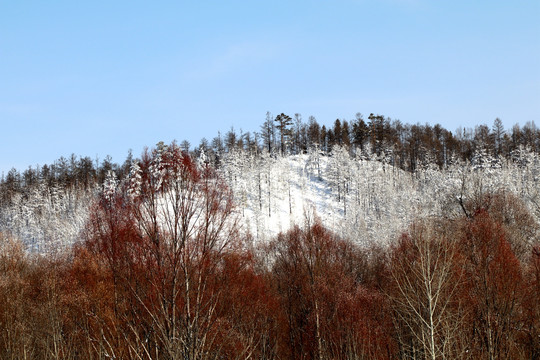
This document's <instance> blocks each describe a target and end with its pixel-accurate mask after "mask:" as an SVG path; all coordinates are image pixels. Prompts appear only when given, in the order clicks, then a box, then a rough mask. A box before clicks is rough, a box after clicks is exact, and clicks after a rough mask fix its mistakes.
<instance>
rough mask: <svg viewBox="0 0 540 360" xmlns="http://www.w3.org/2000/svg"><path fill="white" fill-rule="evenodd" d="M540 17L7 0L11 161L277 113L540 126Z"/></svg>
mask: <svg viewBox="0 0 540 360" xmlns="http://www.w3.org/2000/svg"><path fill="white" fill-rule="evenodd" d="M538 19H540V1H538V0H530V1H521V0H515V1H498V0H491V1H469V0H467V1H465V0H453V1H450V0H310V1H307V0H305V1H302V0H298V1H297V0H288V1H281V0H274V1H264V2H263V1H237V0H229V1H212V0H209V1H181V0H176V1H139V0H130V1H125V0H115V1H100V0H93V1H83V0H81V1H60V0H51V1H25V0H21V1H9V0H0V125H1V126H0V154H1V155H0V173H6V174H7V172H8V171H9V170H10V169H11V168H13V167H15V168H17V169H19V170H20V171H23V170H25V169H27V168H28V167H29V166H32V167H35V166H36V165H38V164H39V165H43V164H50V163H52V162H54V161H55V160H56V159H58V158H59V157H61V156H64V157H66V158H68V157H69V156H71V154H75V155H76V156H90V157H91V158H93V159H98V161H100V160H102V159H103V158H104V157H105V156H106V155H110V156H112V158H113V160H114V161H116V162H120V163H121V162H123V161H124V159H125V158H126V156H127V154H128V151H129V150H130V149H131V150H132V151H133V154H134V155H135V156H138V155H140V154H141V152H142V150H143V149H144V147H145V146H148V147H152V146H154V145H155V144H156V143H157V142H159V141H164V142H165V143H170V142H171V141H173V140H177V141H178V142H181V141H183V140H188V141H189V142H190V143H191V144H192V145H193V146H196V145H198V144H199V142H200V140H201V139H202V138H203V137H204V138H206V139H208V140H211V139H212V138H213V137H215V136H217V134H218V131H220V132H221V133H222V134H224V133H226V132H227V131H228V130H230V129H231V127H234V129H235V130H236V131H237V132H240V130H242V131H244V132H247V131H250V132H254V131H259V129H260V125H261V124H262V122H263V121H264V120H265V116H266V112H267V111H270V112H271V113H272V114H274V116H275V115H277V114H279V113H281V112H284V113H286V114H288V115H291V116H292V115H293V114H294V113H300V114H301V115H302V117H303V119H304V120H306V121H307V119H308V117H309V116H311V115H313V116H315V118H316V119H317V121H318V122H319V123H320V124H326V125H329V124H332V123H333V122H334V120H335V119H337V118H339V119H345V120H351V119H353V118H354V117H355V114H356V113H358V112H360V113H362V114H364V115H365V118H367V115H369V114H370V113H376V114H382V115H385V116H388V117H390V118H392V119H399V120H401V121H402V122H404V123H409V124H416V123H420V124H425V123H429V124H432V125H434V124H436V123H439V124H441V125H442V126H444V127H445V128H447V129H449V130H451V131H454V130H456V129H457V128H458V127H474V126H476V125H479V124H487V125H491V124H492V123H493V121H494V119H495V118H496V117H499V118H500V119H501V120H502V121H503V124H504V125H505V127H506V128H510V127H512V126H513V125H514V124H516V123H518V124H520V125H521V126H522V125H524V124H525V123H527V122H529V121H535V122H536V124H537V125H540V21H539V20H538Z"/></svg>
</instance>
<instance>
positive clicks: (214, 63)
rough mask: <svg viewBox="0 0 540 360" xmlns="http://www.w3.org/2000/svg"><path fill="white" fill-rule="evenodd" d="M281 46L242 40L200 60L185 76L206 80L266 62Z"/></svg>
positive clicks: (278, 51)
mask: <svg viewBox="0 0 540 360" xmlns="http://www.w3.org/2000/svg"><path fill="white" fill-rule="evenodd" d="M283 48H284V47H283V46H280V45H277V44H269V43H267V42H242V43H237V44H233V45H231V46H229V47H227V48H226V49H225V50H224V51H222V52H221V53H219V54H217V55H214V56H213V57H209V58H204V59H202V60H200V61H199V62H198V63H197V64H196V65H194V66H193V67H192V68H190V69H187V72H186V76H187V77H188V78H189V79H192V80H208V79H213V78H217V77H221V76H225V75H228V74H230V73H233V72H235V71H238V70H241V69H245V68H246V67H250V66H256V65H258V64H261V63H264V62H267V61H269V60H271V59H273V58H275V57H277V56H279V55H280V53H281V52H282V51H283Z"/></svg>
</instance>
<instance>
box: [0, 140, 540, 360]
mask: <svg viewBox="0 0 540 360" xmlns="http://www.w3.org/2000/svg"><path fill="white" fill-rule="evenodd" d="M461 206H462V211H461V214H459V215H457V214H456V215H453V216H448V215H447V216H440V217H435V216H434V217H429V218H424V219H418V220H417V221H416V222H415V223H414V224H412V225H411V226H410V228H409V229H404V232H403V234H402V235H401V236H398V237H397V238H396V240H395V241H394V242H393V243H392V244H390V246H389V247H387V246H382V245H381V246H364V247H360V246H359V245H358V243H357V242H353V241H351V240H349V239H345V238H340V237H338V236H337V235H335V234H333V233H332V232H330V231H329V230H327V229H325V227H324V226H323V224H321V223H320V221H318V220H317V219H316V218H313V219H311V218H308V219H306V225H305V226H304V227H303V228H299V227H293V228H292V229H291V230H289V231H288V232H286V233H281V234H279V235H278V236H277V237H276V238H274V239H273V240H271V241H270V242H268V243H253V241H252V240H251V239H250V237H249V235H247V234H246V233H245V231H244V230H243V229H242V227H241V226H240V225H239V222H238V217H237V216H238V214H237V212H235V211H234V204H233V198H232V193H231V191H230V190H229V189H228V187H227V186H226V185H225V184H224V182H223V181H222V180H221V178H220V176H219V175H218V173H216V172H215V171H214V169H213V168H212V167H211V166H210V165H209V163H208V162H204V161H201V158H200V157H199V160H193V158H192V157H191V156H190V155H188V154H187V153H186V152H182V150H181V149H180V148H179V147H178V146H176V145H175V144H174V143H173V144H172V145H170V146H166V145H163V144H161V145H160V146H158V147H157V148H156V149H154V150H152V151H149V152H145V153H144V154H143V155H142V157H141V159H140V160H138V161H134V162H133V164H132V166H131V167H130V168H129V171H128V172H127V174H126V175H125V177H124V178H123V179H121V180H118V179H117V178H116V177H114V176H106V177H105V180H104V186H103V188H102V191H101V192H100V194H99V199H98V200H97V201H96V202H95V204H94V205H93V207H92V209H91V211H90V214H89V219H88V221H87V223H86V226H85V231H84V233H83V234H82V239H81V241H80V242H79V243H78V244H77V245H76V246H74V247H73V249H72V251H71V252H70V253H69V254H65V255H64V256H58V257H54V258H53V257H48V258H43V257H35V256H33V255H31V254H28V253H26V252H25V251H23V249H22V246H21V244H19V243H18V242H17V241H16V240H14V239H11V238H10V237H9V235H7V234H4V235H2V239H1V240H2V241H1V242H0V244H1V251H0V277H1V278H0V329H2V330H1V331H0V357H1V358H6V359H18V358H21V359H22V358H43V359H60V358H61V359H77V358H84V359H101V358H127V359H178V358H183V359H248V358H258V359H401V358H407V359H450V358H460V359H467V358H470V359H478V358H481V359H537V358H539V357H540V302H538V299H539V298H540V239H539V236H538V235H539V228H538V223H537V222H536V220H535V218H534V217H533V216H531V215H530V213H529V212H528V210H527V209H526V207H525V206H524V205H523V203H522V202H521V200H519V199H518V198H516V197H515V196H513V195H512V194H510V193H507V192H496V193H479V194H478V196H477V197H475V198H471V199H467V200H466V201H462V202H461Z"/></svg>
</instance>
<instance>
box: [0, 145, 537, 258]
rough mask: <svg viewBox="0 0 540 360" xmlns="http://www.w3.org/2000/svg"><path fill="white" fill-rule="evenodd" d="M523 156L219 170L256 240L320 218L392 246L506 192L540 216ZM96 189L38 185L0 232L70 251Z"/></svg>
mask: <svg viewBox="0 0 540 360" xmlns="http://www.w3.org/2000/svg"><path fill="white" fill-rule="evenodd" d="M518 155H519V156H517V157H516V158H514V159H513V160H512V161H507V162H500V161H496V160H495V159H492V158H490V157H489V156H486V155H485V154H479V155H478V156H476V157H475V158H474V159H473V162H471V163H463V162H460V161H449V164H450V165H449V166H448V167H447V168H445V169H443V170H440V169H438V168H437V167H435V166H434V165H432V164H426V165H425V166H420V167H419V168H418V169H417V171H416V172H415V173H414V174H411V173H409V172H406V171H403V170H400V169H399V168H398V167H395V166H392V161H391V159H385V158H376V157H375V156H371V157H361V156H350V155H349V153H348V152H347V151H346V150H345V149H344V148H340V147H336V148H334V149H333V151H332V153H331V154H330V155H329V156H326V155H323V154H322V153H320V152H317V151H311V152H310V153H309V154H302V155H291V156H284V157H282V156H276V155H270V154H268V153H262V154H253V153H249V152H245V151H241V152H233V153H228V154H225V155H224V156H223V158H222V165H221V167H220V169H219V170H220V172H221V174H222V176H223V177H224V178H225V180H226V181H227V183H228V184H229V186H230V187H231V188H232V190H233V193H234V198H235V202H236V205H237V212H238V215H239V216H240V217H241V221H242V223H243V224H244V226H245V228H246V229H247V230H249V231H250V233H251V234H252V235H253V238H254V239H255V240H256V241H266V240H268V239H270V238H271V237H273V236H275V235H276V234H278V233H279V232H282V231H286V230H287V229H289V228H290V227H291V226H292V225H293V224H299V225H302V224H305V223H306V222H312V221H314V219H315V218H319V219H320V220H321V221H322V223H323V224H324V225H325V226H327V227H329V228H330V229H332V230H334V231H335V232H336V233H338V234H340V235H341V236H344V237H348V238H351V239H353V240H354V241H356V242H357V243H359V244H368V243H370V242H377V243H386V242H388V241H389V240H391V239H393V238H395V237H396V236H398V235H399V233H400V232H401V231H403V230H405V229H406V228H407V226H408V225H409V224H410V223H411V222H412V221H413V220H414V219H415V218H418V217H426V216H432V215H441V214H442V215H446V216H453V215H456V214H459V213H461V211H462V209H461V207H460V205H459V199H463V201H467V200H468V199H473V198H474V197H477V196H478V195H480V194H482V193H488V192H496V191H501V190H505V191H510V192H512V193H514V194H516V195H517V196H519V197H520V198H521V199H523V200H524V202H525V204H526V205H527V207H528V208H529V210H531V212H532V213H533V214H534V216H535V217H536V219H537V220H538V219H539V217H540V184H539V182H540V159H539V157H538V156H537V155H535V154H534V153H531V152H527V151H522V152H521V153H520V154H518ZM97 190H98V189H95V188H94V189H92V188H91V189H89V190H76V189H66V188H60V187H58V188H56V187H53V188H52V189H51V188H47V187H45V186H44V185H43V184H42V185H38V186H36V187H35V188H33V189H31V190H30V191H27V193H25V194H24V195H18V196H16V197H14V198H13V199H12V201H11V202H10V203H9V204H7V205H4V206H3V207H2V209H1V213H0V232H9V233H11V234H13V235H14V236H15V237H18V238H20V239H21V240H22V241H23V242H24V244H25V245H26V246H27V248H28V249H29V250H30V251H34V252H40V253H51V252H54V251H57V250H59V249H64V248H68V247H69V246H70V245H71V244H73V243H74V242H76V241H77V240H78V239H79V238H80V237H79V233H80V231H81V230H82V229H83V227H84V224H85V221H86V218H87V216H88V214H89V209H90V206H91V205H92V201H93V199H95V196H96V194H97V193H98V192H99V191H97Z"/></svg>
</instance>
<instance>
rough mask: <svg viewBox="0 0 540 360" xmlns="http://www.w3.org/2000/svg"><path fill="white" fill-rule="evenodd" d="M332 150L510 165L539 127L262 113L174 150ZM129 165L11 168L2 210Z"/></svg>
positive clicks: (3, 185) (215, 154) (0, 185)
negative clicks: (39, 189)
mask: <svg viewBox="0 0 540 360" xmlns="http://www.w3.org/2000/svg"><path fill="white" fill-rule="evenodd" d="M336 145H338V146H342V147H344V148H346V149H347V150H348V151H349V153H350V154H351V155H352V156H367V157H369V156H371V155H372V154H375V155H376V156H377V157H378V158H380V159H384V161H386V162H387V163H391V164H392V165H394V166H396V167H399V168H401V169H403V170H407V171H410V172H414V171H415V170H416V169H417V167H418V166H419V165H421V164H430V163H435V164H436V165H437V166H438V167H439V168H443V167H445V166H447V165H448V164H449V163H450V162H452V161H454V160H456V159H461V160H468V161H471V160H472V159H473V158H474V157H475V156H476V155H477V154H478V153H485V154H488V155H490V156H493V157H494V158H499V159H512V158H513V157H514V156H515V154H516V152H519V151H520V149H522V148H527V149H529V150H530V151H531V152H533V153H538V152H540V129H539V128H537V127H536V125H535V124H534V122H528V123H526V124H525V125H524V126H523V127H520V126H519V125H518V124H516V125H514V126H513V127H512V128H511V129H504V126H503V124H502V121H501V120H500V119H498V118H497V119H495V120H494V122H493V124H492V126H488V125H479V126H476V127H475V128H474V129H472V128H460V129H457V131H456V132H455V133H452V132H451V131H449V130H447V129H444V128H443V127H442V126H441V125H439V124H436V125H434V126H432V125H429V124H425V125H421V124H416V125H410V124H403V123H401V121H399V120H392V119H390V118H388V117H385V116H383V115H374V114H370V115H369V116H368V117H367V119H364V116H363V115H362V114H360V113H358V114H356V116H355V118H354V119H352V120H345V119H336V120H335V121H334V123H333V124H332V125H329V126H326V125H322V126H321V125H320V124H319V123H318V122H317V120H316V119H315V117H313V116H310V117H309V119H308V121H307V122H305V121H304V120H303V119H302V116H301V115H300V114H294V118H291V117H290V116H288V115H285V114H283V113H282V114H279V115H277V116H276V117H275V118H274V117H273V115H272V114H270V113H267V115H266V120H265V121H264V123H263V124H262V125H261V126H260V131H259V132H254V133H250V132H245V133H244V132H242V131H240V133H238V132H236V131H235V130H234V129H233V128H231V129H230V130H229V131H228V132H226V133H225V135H224V136H222V135H221V134H218V136H216V137H214V138H213V139H212V140H211V141H208V140H207V139H204V138H203V139H202V140H201V141H200V143H199V144H198V145H197V146H191V144H190V143H189V142H187V141H185V140H184V141H183V142H182V143H181V144H180V147H181V148H182V150H184V151H190V150H192V154H194V155H195V156H196V157H198V156H199V155H200V154H201V152H203V153H204V154H205V156H206V157H207V159H208V160H209V161H210V162H211V164H212V165H213V166H214V167H219V166H220V165H221V161H222V159H223V157H224V156H225V154H227V153H230V152H234V151H240V150H241V151H246V152H251V153H257V154H259V153H261V152H263V151H267V152H268V153H270V154H280V155H288V154H292V155H294V154H301V153H306V152H308V150H309V149H317V150H319V151H321V152H322V153H325V154H329V153H331V151H332V149H333V148H334V146H336ZM132 160H133V157H132V155H131V153H130V154H129V155H128V157H127V159H126V160H125V162H124V163H123V164H116V163H114V162H113V161H112V159H111V158H110V157H106V158H105V159H103V160H102V161H99V160H97V159H96V160H95V161H93V160H92V159H91V158H89V157H79V158H77V156H75V155H74V154H72V155H71V156H70V158H69V159H66V158H64V157H62V158H60V159H58V160H57V161H56V162H54V163H53V164H50V165H43V166H36V167H35V168H32V167H29V168H28V169H26V170H24V171H23V172H22V173H21V172H19V171H18V170H17V169H12V170H10V171H9V172H8V173H7V174H2V179H1V181H0V204H6V203H9V201H10V199H11V198H12V197H13V196H14V194H18V193H22V194H25V193H27V192H28V191H29V189H31V188H32V187H33V186H35V185H37V184H38V183H44V184H46V185H47V186H48V187H53V186H60V187H77V188H83V189H85V190H87V189H88V188H90V187H92V186H94V185H96V184H102V183H103V181H104V180H105V177H106V175H107V173H108V172H109V171H111V170H113V171H114V172H115V174H116V176H117V177H118V178H119V179H123V178H124V177H125V176H127V174H128V172H129V168H130V165H131V162H132Z"/></svg>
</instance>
